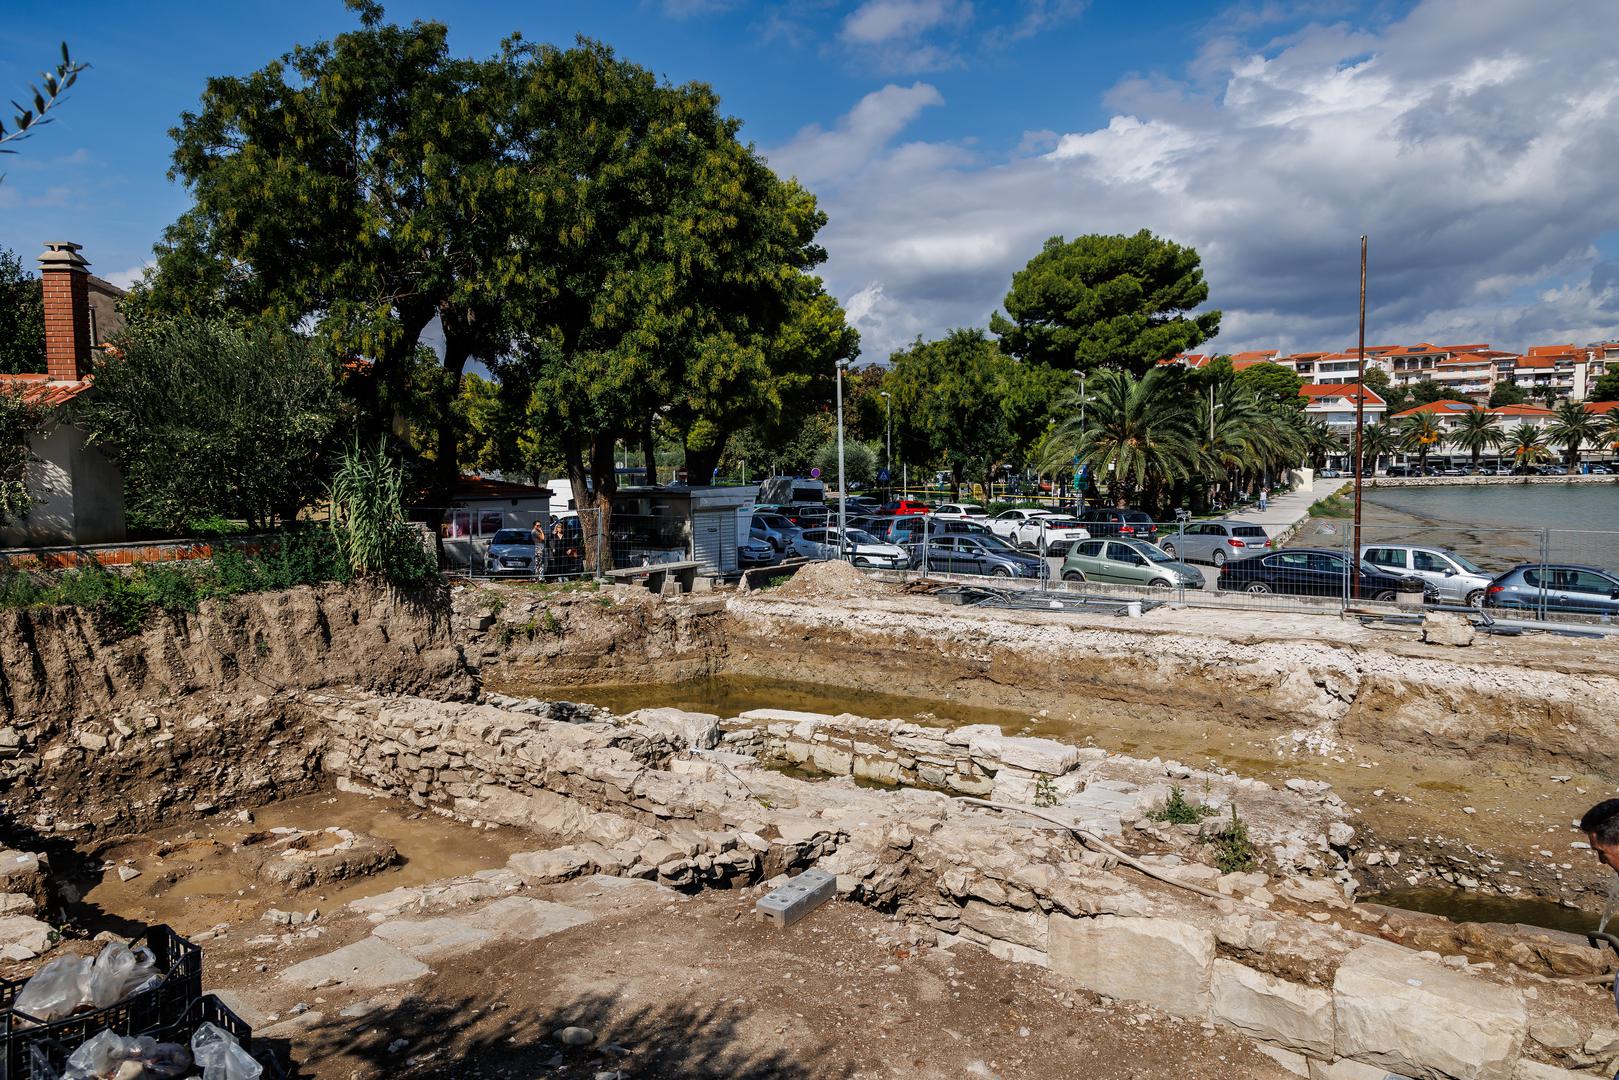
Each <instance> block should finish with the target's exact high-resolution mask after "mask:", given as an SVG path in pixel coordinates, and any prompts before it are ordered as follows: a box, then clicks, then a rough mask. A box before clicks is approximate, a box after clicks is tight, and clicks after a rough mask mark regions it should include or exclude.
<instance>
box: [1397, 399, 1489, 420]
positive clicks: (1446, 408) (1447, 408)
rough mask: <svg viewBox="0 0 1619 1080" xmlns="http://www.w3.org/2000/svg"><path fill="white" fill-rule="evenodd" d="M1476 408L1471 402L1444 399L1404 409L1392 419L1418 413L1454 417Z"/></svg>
mask: <svg viewBox="0 0 1619 1080" xmlns="http://www.w3.org/2000/svg"><path fill="white" fill-rule="evenodd" d="M1477 408H1478V406H1477V405H1475V404H1474V403H1473V402H1471V401H1457V400H1456V399H1455V398H1446V399H1444V400H1443V401H1430V402H1428V404H1426V405H1417V406H1415V407H1414V408H1410V409H1406V410H1405V411H1404V412H1397V413H1395V414H1394V416H1393V419H1395V420H1398V419H1400V418H1401V417H1405V416H1416V415H1417V414H1418V413H1442V414H1444V415H1446V416H1454V415H1457V414H1460V413H1464V412H1472V411H1473V410H1474V409H1477Z"/></svg>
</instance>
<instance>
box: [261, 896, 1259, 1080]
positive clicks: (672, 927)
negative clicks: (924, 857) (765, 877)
mask: <svg viewBox="0 0 1619 1080" xmlns="http://www.w3.org/2000/svg"><path fill="white" fill-rule="evenodd" d="M613 891H614V892H615V893H616V892H617V890H613ZM551 892H552V897H551V898H552V899H556V900H559V901H562V902H565V903H569V904H573V905H575V906H579V907H582V908H585V909H587V910H594V911H597V912H598V913H599V914H598V919H597V921H595V922H592V923H588V924H586V925H584V926H579V927H575V928H573V929H571V930H566V931H563V932H562V933H559V934H555V935H553V936H551V937H547V938H542V939H541V940H539V941H535V942H531V943H528V944H524V945H517V946H513V945H510V944H507V945H504V946H499V947H490V948H486V949H483V950H481V951H478V952H473V953H468V954H465V955H460V956H456V957H454V958H452V959H449V960H444V961H439V962H436V965H435V966H436V968H437V970H436V973H435V974H433V975H431V976H428V977H427V978H426V979H425V980H423V981H422V982H420V983H418V984H416V985H415V986H414V987H412V988H410V989H409V990H407V991H403V992H401V991H391V992H385V993H383V994H382V995H378V996H373V997H369V998H366V997H363V996H361V995H352V994H346V993H345V992H344V991H343V990H342V989H341V988H333V989H328V990H317V991H313V992H297V993H294V992H290V991H289V992H285V993H281V994H279V995H278V1000H277V1001H276V1003H275V1004H276V1005H277V1007H278V1008H280V1009H282V1010H285V1009H289V1008H291V1007H293V1006H294V1005H295V1004H298V1003H299V999H300V997H301V998H302V1003H304V1004H307V1005H309V1006H310V1007H311V1011H310V1012H308V1013H304V1014H302V1016H300V1017H299V1018H298V1019H297V1020H296V1021H294V1023H293V1025H292V1026H293V1027H294V1028H295V1031H294V1032H293V1033H292V1036H291V1037H292V1038H293V1039H294V1040H295V1044H296V1047H297V1050H298V1053H299V1055H300V1059H301V1060H302V1061H303V1063H304V1064H303V1066H302V1068H303V1071H302V1073H300V1075H303V1076H312V1077H320V1078H322V1080H325V1078H328V1077H330V1078H339V1077H342V1078H353V1080H370V1078H382V1077H389V1078H393V1077H435V1078H445V1080H449V1078H452V1077H453V1078H456V1080H480V1078H489V1080H494V1078H506V1077H555V1078H558V1080H561V1078H567V1080H590V1078H594V1077H599V1076H602V1075H603V1074H608V1075H615V1074H617V1075H622V1076H623V1077H624V1078H625V1080H630V1078H634V1080H651V1078H670V1080H675V1078H679V1080H766V1078H769V1080H822V1078H825V1080H833V1078H838V1080H877V1078H890V1077H893V1078H899V1077H907V1078H924V1080H960V1078H963V1077H968V1078H974V1077H978V1078H999V1080H1049V1078H1051V1077H1056V1076H1070V1075H1077V1074H1083V1075H1085V1076H1088V1077H1096V1078H1098V1080H1127V1078H1133V1080H1145V1078H1148V1077H1153V1078H1158V1077H1169V1076H1173V1077H1179V1078H1184V1080H1216V1078H1219V1080H1228V1078H1230V1077H1234V1076H1241V1077H1251V1078H1254V1080H1283V1078H1285V1077H1287V1076H1288V1075H1289V1074H1287V1073H1285V1072H1283V1071H1282V1070H1281V1069H1280V1068H1278V1067H1277V1066H1275V1065H1274V1063H1272V1062H1271V1061H1270V1060H1269V1059H1267V1058H1265V1057H1263V1056H1262V1055H1261V1054H1259V1052H1258V1051H1256V1050H1254V1049H1252V1047H1251V1046H1250V1045H1248V1044H1246V1043H1245V1042H1244V1041H1243V1040H1241V1039H1239V1038H1237V1037H1235V1036H1233V1035H1231V1034H1230V1033H1228V1032H1217V1031H1214V1030H1212V1028H1210V1029H1205V1028H1203V1027H1202V1026H1200V1025H1197V1024H1191V1023H1185V1022H1181V1021H1176V1020H1172V1019H1169V1018H1166V1017H1164V1016H1162V1015H1161V1014H1156V1013H1153V1012H1152V1011H1151V1010H1148V1009H1146V1008H1144V1007H1141V1006H1135V1005H1127V1004H1119V1003H1105V1002H1102V1001H1101V1000H1099V999H1097V998H1096V997H1094V996H1093V995H1089V994H1085V993H1082V992H1076V991H1073V990H1071V989H1069V988H1066V987H1063V986H1062V985H1061V984H1060V981H1059V980H1058V979H1057V978H1056V977H1054V976H1052V975H1051V974H1050V973H1049V972H1047V971H1045V970H1044V969H1041V968H1035V967H1029V966H1025V965H1017V964H1011V963H1007V962H1004V961H1000V960H996V959H995V958H993V957H991V956H990V955H989V954H988V953H986V952H983V951H982V950H979V949H976V948H973V947H971V946H965V945H963V946H958V947H957V949H956V950H949V951H947V950H943V949H938V948H934V947H930V946H916V945H911V944H908V943H906V939H905V928H904V927H902V926H899V925H898V924H896V923H893V922H891V921H889V920H886V919H884V918H883V917H882V916H881V915H879V914H877V913H874V912H872V911H870V910H867V909H865V908H862V907H859V906H856V905H852V904H847V903H841V902H837V901H833V902H831V903H829V904H828V905H827V906H825V907H823V908H822V909H821V910H820V911H818V912H816V913H815V914H813V915H811V916H810V917H809V918H808V919H806V920H805V921H803V922H801V923H799V924H797V925H796V926H794V927H792V928H790V929H788V930H786V931H781V930H778V929H775V928H774V927H773V926H770V925H765V924H760V923H756V922H755V921H754V918H753V915H752V907H753V903H754V901H755V900H756V899H757V897H758V895H759V890H758V889H750V890H739V891H736V892H716V893H707V894H703V895H701V896H697V897H689V898H688V897H682V896H679V895H678V894H673V893H668V892H667V891H656V890H647V892H650V893H652V895H651V896H650V898H643V899H638V900H624V899H621V898H618V897H606V896H604V895H603V894H602V893H601V892H600V891H599V890H598V891H597V894H596V895H595V896H592V895H590V892H591V890H590V889H589V887H588V883H587V882H581V883H579V884H575V885H569V886H561V887H557V888H555V889H553V890H551ZM637 892H639V890H637ZM643 895H644V894H643ZM341 940H342V937H341V936H340V935H338V934H334V936H333V941H332V943H333V944H335V943H337V942H338V941H341ZM328 947H329V946H328ZM345 1009H348V1011H350V1012H359V1011H362V1010H365V1011H366V1015H365V1018H364V1019H350V1018H345V1017H343V1016H342V1012H343V1011H344V1010H345ZM569 1026H578V1027H585V1028H588V1029H590V1031H591V1033H592V1034H593V1035H594V1040H593V1041H592V1043H591V1044H590V1045H588V1046H586V1047H583V1048H569V1047H564V1046H563V1045H562V1044H561V1043H560V1042H558V1041H557V1038H556V1032H558V1031H559V1030H561V1029H562V1028H564V1027H569ZM272 1030H275V1029H272ZM390 1048H393V1049H390ZM1076 1067H1077V1068H1076Z"/></svg>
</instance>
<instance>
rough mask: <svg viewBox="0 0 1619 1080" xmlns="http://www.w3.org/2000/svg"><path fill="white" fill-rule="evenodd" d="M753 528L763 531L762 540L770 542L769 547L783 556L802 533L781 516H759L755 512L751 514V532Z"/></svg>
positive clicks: (797, 526)
mask: <svg viewBox="0 0 1619 1080" xmlns="http://www.w3.org/2000/svg"><path fill="white" fill-rule="evenodd" d="M755 526H758V527H761V528H763V529H764V530H765V533H764V537H763V538H764V539H766V540H768V541H770V546H771V547H773V548H775V549H776V550H777V551H778V552H780V553H782V554H783V555H785V554H786V553H787V552H789V551H791V550H792V546H793V541H794V540H796V539H798V534H799V533H801V532H803V531H804V529H803V527H802V526H800V525H799V524H798V523H797V522H795V521H793V520H792V519H791V518H788V517H787V516H785V515H783V514H775V513H768V514H761V513H760V512H759V511H757V510H755V511H754V512H753V525H750V526H749V529H750V530H751V529H753V528H754V527H755ZM753 535H755V536H758V535H759V534H758V533H753Z"/></svg>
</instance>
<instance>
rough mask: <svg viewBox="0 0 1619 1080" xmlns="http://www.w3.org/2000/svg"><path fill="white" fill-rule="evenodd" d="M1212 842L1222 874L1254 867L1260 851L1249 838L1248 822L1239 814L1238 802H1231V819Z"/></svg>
mask: <svg viewBox="0 0 1619 1080" xmlns="http://www.w3.org/2000/svg"><path fill="white" fill-rule="evenodd" d="M1210 843H1211V844H1212V845H1213V847H1214V865H1215V866H1217V867H1219V869H1220V872H1221V873H1222V874H1236V873H1241V872H1242V871H1244V870H1251V869H1253V866H1254V863H1255V861H1257V857H1258V852H1257V851H1255V850H1254V845H1253V841H1252V840H1250V839H1249V838H1248V823H1247V822H1245V821H1243V820H1242V818H1240V817H1238V816H1237V804H1236V803H1232V804H1231V820H1229V821H1227V822H1225V823H1224V824H1223V825H1221V826H1220V831H1219V832H1217V833H1215V834H1214V837H1213V839H1212V840H1211V841H1210Z"/></svg>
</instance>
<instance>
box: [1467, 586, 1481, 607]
mask: <svg viewBox="0 0 1619 1080" xmlns="http://www.w3.org/2000/svg"><path fill="white" fill-rule="evenodd" d="M1467 606H1468V607H1483V606H1484V590H1483V589H1474V590H1473V591H1472V592H1470V593H1468V594H1467Z"/></svg>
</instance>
